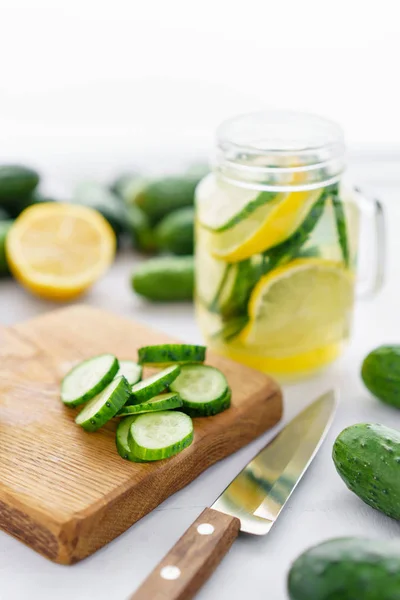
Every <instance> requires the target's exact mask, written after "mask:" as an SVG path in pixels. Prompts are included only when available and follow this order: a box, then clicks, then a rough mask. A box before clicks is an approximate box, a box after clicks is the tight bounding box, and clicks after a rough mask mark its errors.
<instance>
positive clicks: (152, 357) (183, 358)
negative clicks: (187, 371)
mask: <svg viewBox="0 0 400 600" xmlns="http://www.w3.org/2000/svg"><path fill="white" fill-rule="evenodd" d="M138 356H139V364H141V365H147V366H149V367H166V366H168V365H170V364H173V363H179V364H184V363H188V362H190V363H197V362H201V363H202V362H204V360H205V357H206V347H205V346H195V345H193V344H159V345H158V346H143V347H142V348H139V350H138Z"/></svg>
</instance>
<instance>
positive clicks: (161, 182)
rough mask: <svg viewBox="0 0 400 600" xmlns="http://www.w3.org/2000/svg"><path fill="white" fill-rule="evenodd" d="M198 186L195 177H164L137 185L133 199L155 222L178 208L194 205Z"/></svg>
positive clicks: (152, 221)
mask: <svg viewBox="0 0 400 600" xmlns="http://www.w3.org/2000/svg"><path fill="white" fill-rule="evenodd" d="M196 186H197V179H196V178H193V177H179V176H171V177H162V178H160V179H154V180H153V181H149V182H147V183H143V184H142V185H141V186H137V188H136V193H135V194H133V196H134V197H133V198H132V197H131V201H132V199H133V201H134V203H135V204H137V205H138V206H139V207H140V208H141V209H142V210H143V211H144V212H145V213H146V214H147V216H148V217H149V219H150V222H151V223H152V224H155V223H158V222H159V221H161V219H162V218H163V217H165V216H166V215H168V214H169V213H171V212H173V211H174V210H177V209H178V208H183V207H185V206H193V203H194V192H195V189H196Z"/></svg>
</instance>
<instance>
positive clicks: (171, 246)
mask: <svg viewBox="0 0 400 600" xmlns="http://www.w3.org/2000/svg"><path fill="white" fill-rule="evenodd" d="M194 219H195V211H194V208H192V207H191V206H187V207H186V208H180V209H178V210H175V211H174V212H172V213H170V214H169V215H167V216H166V217H164V219H163V220H162V221H161V222H160V223H159V224H158V225H157V227H156V228H155V232H154V234H155V239H156V243H157V247H158V249H159V250H161V251H163V252H171V254H177V255H189V254H193V249H194Z"/></svg>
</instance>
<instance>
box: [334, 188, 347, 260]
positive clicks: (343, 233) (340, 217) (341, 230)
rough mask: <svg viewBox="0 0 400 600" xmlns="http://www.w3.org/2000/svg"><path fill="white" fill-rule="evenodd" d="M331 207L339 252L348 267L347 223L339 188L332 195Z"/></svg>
mask: <svg viewBox="0 0 400 600" xmlns="http://www.w3.org/2000/svg"><path fill="white" fill-rule="evenodd" d="M332 205H333V210H334V214H335V221H336V229H337V235H338V241H339V246H340V250H341V252H342V257H343V261H344V264H345V265H346V267H348V266H349V263H350V252H349V242H348V236H347V223H346V215H345V211H344V204H343V202H342V200H341V198H340V196H339V186H336V189H335V192H334V193H333V197H332Z"/></svg>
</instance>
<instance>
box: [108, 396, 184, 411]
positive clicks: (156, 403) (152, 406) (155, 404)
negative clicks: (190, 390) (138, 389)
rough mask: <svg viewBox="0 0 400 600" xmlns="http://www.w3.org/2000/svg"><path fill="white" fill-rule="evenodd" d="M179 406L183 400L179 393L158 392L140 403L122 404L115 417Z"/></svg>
mask: <svg viewBox="0 0 400 600" xmlns="http://www.w3.org/2000/svg"><path fill="white" fill-rule="evenodd" d="M181 406H183V402H182V400H181V399H180V397H179V394H176V393H174V392H171V393H169V394H158V395H157V396H154V398H150V400H146V401H145V402H142V403H141V404H133V405H130V406H123V407H122V408H121V410H120V411H119V413H118V414H117V417H125V416H128V415H138V414H140V413H148V412H157V411H158V410H172V409H173V408H180V407H181Z"/></svg>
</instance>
